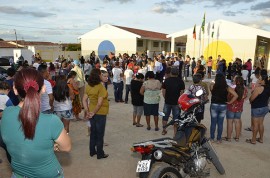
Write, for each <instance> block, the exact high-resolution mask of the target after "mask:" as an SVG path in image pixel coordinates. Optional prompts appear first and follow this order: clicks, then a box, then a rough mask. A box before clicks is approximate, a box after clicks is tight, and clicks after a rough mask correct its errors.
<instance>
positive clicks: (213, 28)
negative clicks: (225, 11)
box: [212, 23, 215, 38]
mask: <svg viewBox="0 0 270 178" xmlns="http://www.w3.org/2000/svg"><path fill="white" fill-rule="evenodd" d="M214 30H215V26H214V23H213V26H212V38H213V37H214Z"/></svg>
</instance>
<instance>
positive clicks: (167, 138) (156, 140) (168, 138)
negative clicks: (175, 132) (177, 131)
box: [134, 137, 175, 144]
mask: <svg viewBox="0 0 270 178" xmlns="http://www.w3.org/2000/svg"><path fill="white" fill-rule="evenodd" d="M164 140H172V141H175V140H173V139H172V138H170V137H165V138H158V139H153V140H147V141H144V142H139V143H134V144H143V143H146V142H160V141H164Z"/></svg>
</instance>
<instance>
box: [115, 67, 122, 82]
mask: <svg viewBox="0 0 270 178" xmlns="http://www.w3.org/2000/svg"><path fill="white" fill-rule="evenodd" d="M112 73H113V82H114V83H120V82H121V81H122V80H121V74H122V73H123V72H122V69H120V68H113V69H112Z"/></svg>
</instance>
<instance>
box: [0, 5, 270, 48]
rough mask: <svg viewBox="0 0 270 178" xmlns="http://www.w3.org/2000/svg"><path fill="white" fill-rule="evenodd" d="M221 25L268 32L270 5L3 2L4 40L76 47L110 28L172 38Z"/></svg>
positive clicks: (1, 26)
mask: <svg viewBox="0 0 270 178" xmlns="http://www.w3.org/2000/svg"><path fill="white" fill-rule="evenodd" d="M204 13H205V14H206V15H205V17H206V18H205V20H206V24H207V23H208V22H210V21H214V20H218V19H223V20H228V21H232V22H236V23H240V24H244V25H248V26H251V27H255V28H259V29H263V30H267V31H270V1H266V0H156V1H154V0H57V1H56V0H35V1H33V0H1V3H0V17H1V18H0V38H2V39H4V40H15V31H16V34H17V39H18V40H26V41H49V42H54V43H78V42H79V41H78V37H79V36H81V35H83V34H85V33H87V32H89V31H91V30H93V29H95V28H97V27H98V26H99V24H101V25H102V24H106V23H108V24H112V25H118V26H125V27H130V28H137V29H143V30H149V31H156V32H161V33H167V34H170V33H174V32H177V31H181V30H184V29H187V28H191V27H193V26H194V25H195V24H196V25H198V26H199V25H201V23H202V19H203V15H204ZM232 32H233V29H232Z"/></svg>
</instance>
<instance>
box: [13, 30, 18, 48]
mask: <svg viewBox="0 0 270 178" xmlns="http://www.w3.org/2000/svg"><path fill="white" fill-rule="evenodd" d="M14 32H15V37H16V48H18V42H17V33H16V29H14Z"/></svg>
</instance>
